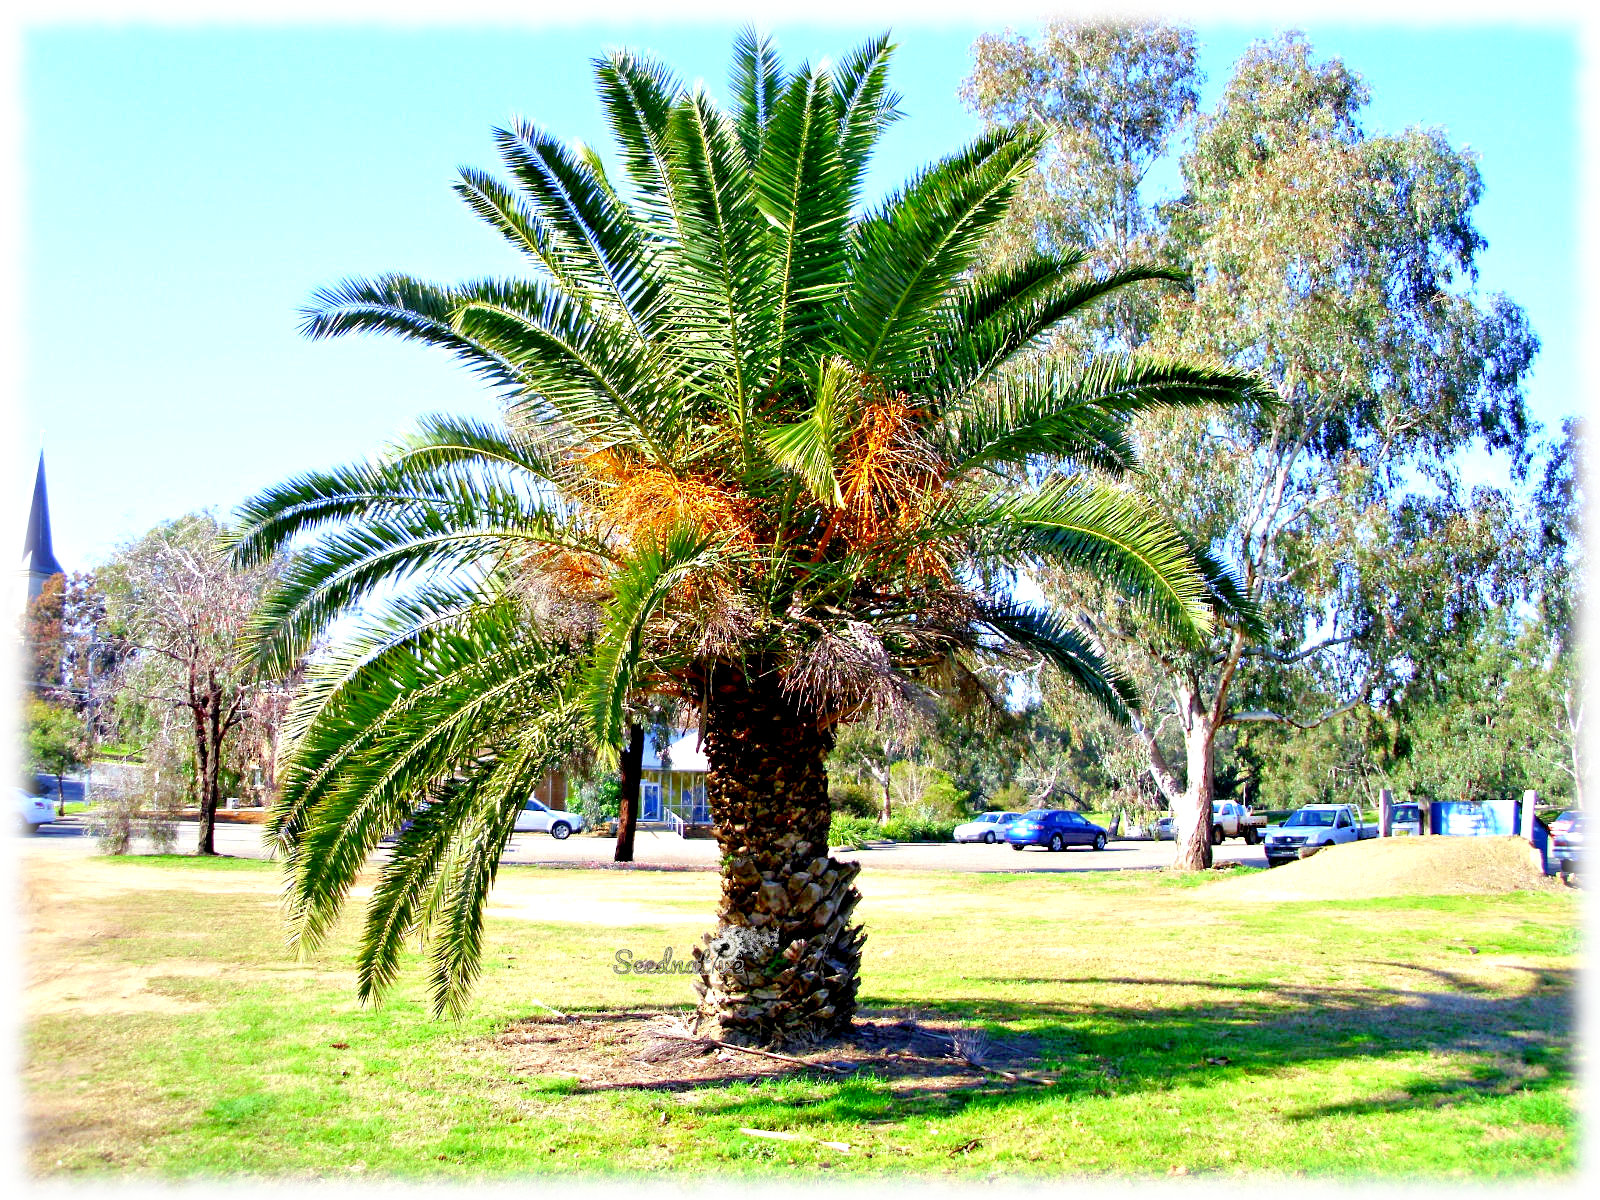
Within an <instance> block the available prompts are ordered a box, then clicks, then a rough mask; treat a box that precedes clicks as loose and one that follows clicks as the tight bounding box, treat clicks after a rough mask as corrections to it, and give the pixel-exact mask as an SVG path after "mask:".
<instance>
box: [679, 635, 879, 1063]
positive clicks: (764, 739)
mask: <svg viewBox="0 0 1600 1200" xmlns="http://www.w3.org/2000/svg"><path fill="white" fill-rule="evenodd" d="M832 747H833V734H832V733H831V731H829V730H826V729H822V728H819V722H818V717H817V714H816V713H815V712H813V711H808V710H806V709H805V708H803V707H801V706H797V705H796V704H795V703H794V701H793V699H792V698H791V697H789V696H786V695H784V693H783V691H782V689H781V687H780V685H779V681H778V678H777V676H776V674H772V673H767V674H761V673H759V672H758V671H757V670H756V669H755V668H752V667H750V666H745V667H742V668H741V667H737V666H729V665H724V664H719V665H718V667H717V669H716V671H715V672H714V674H713V675H712V679H711V686H710V689H709V694H708V696H707V699H706V712H705V752H706V757H707V759H708V760H709V766H710V769H709V771H708V773H707V776H706V798H707V801H708V802H709V804H710V808H711V819H712V822H713V824H714V826H715V830H716V835H717V843H718V845H719V846H720V847H721V848H722V896H721V901H720V903H719V905H718V910H717V924H718V928H717V929H716V930H715V931H713V932H712V933H709V934H707V935H706V936H705V937H704V938H703V939H702V940H701V944H700V945H699V946H697V947H696V948H695V950H694V955H695V958H696V959H697V960H698V962H699V965H700V972H699V977H698V979H697V980H696V982H695V989H696V991H697V992H699V994H700V1008H699V1016H700V1019H701V1022H702V1028H703V1027H704V1026H705V1023H706V1022H707V1021H709V1022H714V1023H715V1026H716V1027H717V1029H718V1030H719V1036H721V1037H722V1038H724V1039H725V1040H728V1041H734V1042H738V1043H740V1044H744V1045H767V1046H784V1045H804V1044H808V1043H812V1042H816V1041H820V1040H823V1039H825V1038H828V1037H832V1036H834V1035H836V1034H838V1033H841V1032H842V1031H844V1030H845V1029H847V1028H848V1027H849V1025H850V1020H851V1018H852V1017H853V1016H854V1014H855V1008H856V987H857V974H858V970H859V968H860V964H861V944H862V942H863V941H865V937H866V935H865V934H864V933H863V932H862V930H861V927H860V926H859V925H853V924H851V922H850V917H851V914H852V913H853V912H854V911H855V907H856V904H857V902H858V901H859V900H860V899H861V895H860V893H859V892H857V891H856V889H855V886H854V881H855V877H856V873H857V872H858V871H859V870H860V867H859V866H858V865H857V864H855V863H841V862H836V861H835V860H833V859H832V858H830V857H829V856H828V818H829V806H828V775H827V770H826V766H825V761H824V760H825V759H826V757H827V754H828V751H829V750H830V749H832Z"/></svg>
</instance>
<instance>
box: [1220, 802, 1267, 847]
mask: <svg viewBox="0 0 1600 1200" xmlns="http://www.w3.org/2000/svg"><path fill="white" fill-rule="evenodd" d="M1266 827H1267V818H1266V817H1264V816H1261V815H1259V814H1257V813H1253V812H1251V811H1250V810H1249V809H1248V808H1246V807H1245V806H1244V805H1242V804H1236V803H1234V802H1233V801H1232V800H1223V801H1220V802H1218V803H1214V804H1212V806H1211V844H1212V845H1213V846H1220V845H1222V843H1223V842H1224V841H1225V840H1227V839H1228V838H1231V837H1237V838H1243V839H1244V843H1245V845H1247V846H1254V845H1255V844H1256V843H1257V842H1259V841H1260V840H1261V831H1262V830H1263V829H1265V828H1266Z"/></svg>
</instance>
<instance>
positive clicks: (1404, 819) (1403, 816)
mask: <svg viewBox="0 0 1600 1200" xmlns="http://www.w3.org/2000/svg"><path fill="white" fill-rule="evenodd" d="M1389 833H1390V834H1391V835H1392V836H1394V837H1421V836H1422V806H1421V805H1418V804H1396V805H1395V806H1394V812H1393V814H1392V815H1391V816H1390V818H1389Z"/></svg>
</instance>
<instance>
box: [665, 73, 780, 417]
mask: <svg viewBox="0 0 1600 1200" xmlns="http://www.w3.org/2000/svg"><path fill="white" fill-rule="evenodd" d="M669 133H670V137H671V144H672V149H673V158H672V175H671V182H672V190H673V193H674V195H675V197H676V198H677V202H678V209H677V217H678V221H677V228H676V230H675V232H676V234H677V245H676V247H675V249H674V255H673V258H674V261H673V265H672V267H671V268H669V270H670V273H671V288H672V292H673V306H672V308H673V321H674V326H675V333H676V341H677V344H678V346H679V347H680V351H681V353H682V354H683V355H684V356H685V358H686V359H687V360H688V363H689V364H690V368H691V369H692V370H693V371H695V373H696V386H698V387H699V388H700V390H701V391H702V392H704V393H706V394H707V395H708V397H709V398H710V399H711V400H712V401H713V402H714V403H716V404H718V405H720V406H721V408H722V409H723V413H722V415H723V417H724V419H725V421H726V424H727V427H728V429H729V432H730V434H731V435H732V436H733V438H734V439H735V440H742V438H743V436H744V434H745V432H746V431H747V430H748V428H749V423H750V415H751V412H752V409H753V405H754V400H755V391H756V388H757V386H758V381H759V380H760V378H761V375H762V372H763V368H764V367H765V365H766V361H767V359H768V357H769V356H770V353H771V347H770V336H771V324H772V315H773V314H772V308H771V305H770V304H769V303H768V302H767V297H766V289H767V286H768V281H769V278H770V275H771V263H770V260H769V259H768V258H767V256H766V254H765V253H764V250H765V240H766V239H765V236H764V234H765V228H766V222H765V220H764V219H763V218H762V217H761V214H760V210H759V208H758V207H757V205H756V197H755V189H754V188H753V186H752V180H751V176H750V169H749V166H748V164H746V163H745V162H744V156H743V153H742V152H741V151H740V149H739V142H738V135H737V133H736V132H735V131H734V129H733V127H732V123H731V122H730V121H729V120H728V119H727V118H726V117H725V116H723V114H722V113H721V111H720V110H718V108H717V107H716V105H715V104H713V103H712V101H711V98H710V97H709V96H707V95H706V94H705V93H704V92H696V93H694V94H693V95H690V96H688V97H686V98H685V99H684V100H683V101H681V102H680V103H679V104H678V106H677V107H676V108H674V109H673V112H672V118H671V123H670V125H669Z"/></svg>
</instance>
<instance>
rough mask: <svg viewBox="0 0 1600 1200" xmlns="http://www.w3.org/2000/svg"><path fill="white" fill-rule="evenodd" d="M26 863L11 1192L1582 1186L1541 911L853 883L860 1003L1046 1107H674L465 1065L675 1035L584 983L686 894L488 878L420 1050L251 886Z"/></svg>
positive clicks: (687, 886) (418, 1026)
mask: <svg viewBox="0 0 1600 1200" xmlns="http://www.w3.org/2000/svg"><path fill="white" fill-rule="evenodd" d="M24 866H25V870H24V880H25V883H26V886H27V894H28V905H29V911H30V923H31V929H30V932H29V934H28V936H29V941H30V964H29V971H30V988H29V992H28V995H27V998H26V1013H27V1018H26V1020H27V1024H26V1030H25V1037H26V1049H25V1067H24V1088H25V1095H26V1101H25V1102H26V1108H27V1113H28V1117H29V1120H30V1126H31V1130H32V1133H31V1140H30V1142H29V1151H28V1153H29V1160H30V1168H31V1170H32V1172H33V1173H34V1174H36V1175H45V1176H56V1177H62V1176H66V1177H82V1176H84V1175H95V1174H106V1173H116V1174H133V1175H143V1176H159V1177H196V1176H208V1175H218V1174H228V1175H246V1176H252V1177H271V1178H291V1179H303V1178H310V1177H342V1178H351V1177H356V1176H363V1175H364V1176H366V1177H373V1176H387V1177H405V1178H419V1177H426V1176H437V1177H441V1178H446V1179H451V1178H454V1179H460V1178H467V1177H485V1178H496V1177H505V1176H513V1175H517V1174H521V1173H527V1172H537V1173H543V1174H572V1173H585V1174H588V1173H593V1174H614V1173H625V1174H640V1175H651V1176H653V1175H658V1174H667V1175H685V1174H689V1175H692V1174H698V1173H716V1174H719V1175H729V1174H741V1173H766V1172H793V1171H794V1170H795V1169H796V1168H798V1169H801V1170H803V1171H806V1172H808V1173H809V1177H810V1178H817V1177H819V1176H821V1177H827V1176H839V1177H850V1176H871V1175H882V1174H912V1175H917V1176H922V1177H935V1178H939V1177H951V1176H955V1177H962V1178H968V1179H972V1178H980V1177H991V1176H1043V1175H1058V1176H1059V1175H1067V1176H1077V1177H1106V1176H1133V1177H1155V1176H1159V1177H1165V1176H1167V1175H1169V1174H1180V1173H1181V1174H1187V1175H1191V1176H1192V1175H1202V1174H1204V1175H1211V1176H1217V1175H1222V1176H1230V1175H1246V1176H1254V1177H1261V1176H1292V1175H1309V1176H1317V1177H1333V1178H1342V1179H1370V1178H1380V1177H1381V1178H1423V1179H1449V1178H1473V1179H1488V1178H1526V1177H1560V1176H1566V1175H1571V1174H1572V1173H1573V1172H1575V1170H1576V1165H1577V1162H1576V1160H1577V1142H1578V1137H1579V1132H1578V1131H1579V1116H1578V1099H1577V1080H1576V1077H1575V1075H1574V1056H1575V1046H1574V1014H1573V1008H1574V1000H1575V979H1576V972H1577V969H1578V963H1579V959H1578V953H1579V937H1578V929H1579V921H1580V906H1579V904H1578V902H1577V901H1576V899H1575V898H1574V897H1573V896H1570V895H1560V894H1534V893H1516V894H1511V895H1505V896H1498V897H1470V898H1468V897H1459V898H1446V897H1421V898H1415V899H1409V900H1382V901H1367V902H1364V903H1347V904H1326V903H1323V904H1260V903H1257V904H1246V903H1241V902H1237V901H1230V900H1228V899H1227V898H1226V889H1225V885H1221V884H1202V885H1199V886H1194V885H1188V884H1185V885H1176V881H1175V880H1174V879H1173V878H1172V877H1170V876H1166V875H1164V874H1163V873H1161V872H1128V873H1124V874H1109V875H1108V874H1100V873H1084V874H1054V873H1052V874H1038V875H1000V874H959V875H958V874H931V873H927V872H895V871H889V870H884V869H878V870H872V869H869V870H868V871H867V872H865V873H864V874H863V876H862V880H861V887H862V891H863V893H864V896H865V899H864V900H863V903H862V905H861V908H860V910H859V912H860V915H861V917H862V918H863V919H864V920H865V922H866V924H867V926H868V928H869V931H870V939H869V941H868V943H867V948H866V963H865V974H864V984H863V990H862V1003H863V1004H864V1005H865V1006H867V1007H870V1008H875V1009H894V1008H915V1009H917V1010H920V1011H921V1012H922V1013H925V1014H927V1015H928V1016H929V1017H930V1018H931V1017H933V1016H935V1015H937V1016H938V1017H940V1018H942V1019H945V1020H949V1019H956V1020H961V1021H968V1022H972V1023H975V1024H985V1025H987V1026H988V1027H989V1028H990V1029H991V1031H992V1032H994V1033H996V1034H997V1035H1004V1034H1005V1033H1007V1032H1009V1033H1011V1034H1013V1035H1026V1036H1027V1037H1029V1038H1031V1039H1032V1040H1033V1041H1034V1043H1035V1044H1036V1045H1037V1046H1038V1047H1039V1048H1040V1051H1041V1057H1040V1062H1039V1064H1038V1066H1037V1068H1036V1069H1038V1070H1042V1071H1048V1072H1049V1073H1051V1074H1054V1075H1057V1076H1058V1082H1056V1083H1054V1084H1052V1085H1050V1086H1038V1085H1033V1084H1022V1085H1011V1084H1004V1083H1000V1082H996V1084H995V1085H994V1086H985V1087H982V1088H973V1089H965V1090H955V1091H951V1090H940V1089H938V1088H922V1089H916V1088H909V1089H908V1088H905V1087H899V1088H896V1087H895V1086H892V1085H891V1084H890V1083H889V1082H887V1081H885V1080H883V1079H879V1078H873V1077H861V1076H856V1077H850V1078H843V1079H835V1078H831V1077H827V1078H816V1077H811V1076H808V1077H803V1078H790V1079H784V1080H773V1081H768V1082H763V1083H758V1084H744V1083H737V1084H716V1085H707V1086H702V1087H698V1088H690V1089H688V1090H685V1091H680V1092H671V1091H664V1090H591V1089H586V1088H585V1087H584V1085H583V1084H581V1083H580V1082H578V1080H577V1079H576V1078H575V1077H574V1076H573V1075H571V1074H567V1073H558V1074H551V1075H545V1076H538V1077H528V1076H525V1075H519V1074H517V1073H516V1072H515V1071H513V1070H512V1069H511V1066H510V1064H509V1061H508V1060H507V1059H506V1058H504V1057H503V1055H502V1052H501V1051H500V1050H498V1049H497V1048H496V1047H495V1046H494V1045H493V1043H492V1039H493V1036H494V1035H495V1034H496V1033H497V1032H498V1031H499V1030H500V1029H502V1028H503V1027H504V1026H505V1025H506V1024H508V1023H509V1022H511V1021H513V1020H516V1019H518V1018H530V1017H538V1016H539V1015H540V1014H541V1012H542V1011H543V1010H541V1009H540V1008H539V1007H538V1003H543V1004H547V1005H552V1006H554V1007H556V1008H558V1009H562V1010H565V1011H568V1012H591V1011H604V1010H623V1009H630V1010H637V1009H648V1008H661V1009H663V1010H674V1009H681V1008H683V1007H686V1006H687V1005H688V1004H689V1003H690V999H691V992H690V988H689V982H688V979H687V978H686V977H684V976H657V977H651V976H640V975H618V974H617V973H616V972H615V971H614V970H613V969H612V968H613V964H614V955H615V952H616V951H617V950H618V949H619V948H628V949H631V950H633V951H634V952H635V954H636V956H637V957H640V958H645V957H652V958H653V957H656V956H658V955H659V954H660V952H661V950H662V949H663V948H664V947H667V946H671V947H672V948H673V949H674V952H675V954H676V955H677V956H678V957H682V956H684V955H686V954H687V953H688V950H689V948H690V946H691V945H692V944H693V942H694V939H695V938H696V937H697V936H698V935H699V934H700V933H701V932H702V931H703V929H704V927H705V923H706V918H707V916H708V914H709V913H710V912H711V911H712V904H713V897H714V894H715V888H716V877H715V875H714V874H712V873H709V872H682V873H668V872H610V871H604V872H601V871H596V872H586V871H576V870H551V869H539V868H519V867H508V868H505V869H504V870H503V871H502V872H501V883H500V885H499V887H498V889H497V893H496V902H495V907H494V908H493V909H492V911H491V918H490V921H489V927H488V931H487V937H486V942H485V947H486V950H485V955H484V972H483V977H482V980H481V982H480V984H479V987H478V990H477V993H476V996H477V999H476V1002H475V1004H474V1006H473V1009H472V1015H471V1016H470V1017H469V1018H468V1019H467V1020H464V1021H462V1022H459V1023H458V1022H450V1021H435V1020H432V1019H431V1018H429V1016H428V1015H427V1012H426V1008H425V1004H424V1000H423V987H422V980H421V977H420V972H419V971H418V970H416V969H413V970H411V971H410V972H409V973H408V975H407V976H406V977H405V979H404V980H403V981H402V984H401V986H400V987H399V988H398V989H397V990H396V992H395V994H394V995H393V997H392V999H391V1000H390V1001H389V1002H387V1003H386V1004H384V1005H383V1006H382V1007H381V1008H378V1009H376V1010H371V1009H362V1008H360V1007H359V1006H358V1005H357V1004H356V1002H355V1000H354V998H353V971H352V969H351V965H350V964H351V960H352V948H353V943H354V937H355V934H356V923H355V922H354V921H349V920H347V921H346V922H345V923H344V925H343V926H342V927H341V929H340V931H339V933H338V936H337V937H336V939H335V940H334V941H333V942H332V943H331V944H330V945H329V946H327V947H326V948H325V949H324V950H323V951H322V952H320V953H319V954H317V955H316V956H314V957H313V958H311V959H309V960H308V961H304V962H297V961H295V960H294V959H292V958H290V957H289V956H288V955H286V954H285V953H284V951H283V949H282V945H281V940H280V932H279V926H278V925H277V923H276V889H277V873H276V868H274V867H273V866H271V865H270V864H263V863H256V862H248V861H241V860H222V861H216V862H209V863H205V862H200V861H197V860H195V859H192V858H189V859H182V858H169V859H122V860H114V859H103V858H84V859H78V858H73V859H68V860H53V859H52V860H46V859H43V858H38V857H35V858H32V859H30V860H28V861H26V862H25V864H24ZM554 913H560V914H562V916H563V917H564V918H565V920H563V921H561V922H556V921H552V920H550V916H551V914H554ZM536 1002H538V1003H536ZM741 1126H749V1127H755V1128H760V1129H766V1130H780V1131H791V1132H796V1133H801V1134H804V1135H807V1136H808V1137H811V1138H815V1139H818V1140H820V1141H838V1142H845V1143H848V1144H849V1146H850V1150H849V1151H848V1152H841V1151H838V1150H833V1149H829V1148H827V1147H824V1146H821V1145H819V1144H817V1142H815V1141H771V1140H766V1139H758V1138H752V1137H750V1136H748V1135H746V1134H742V1133H740V1132H739V1128H740V1127H741ZM1219 1133H1221V1134H1223V1135H1224V1136H1219Z"/></svg>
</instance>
